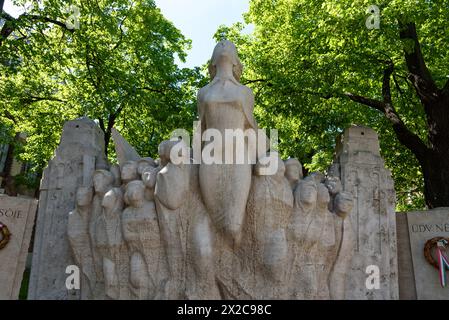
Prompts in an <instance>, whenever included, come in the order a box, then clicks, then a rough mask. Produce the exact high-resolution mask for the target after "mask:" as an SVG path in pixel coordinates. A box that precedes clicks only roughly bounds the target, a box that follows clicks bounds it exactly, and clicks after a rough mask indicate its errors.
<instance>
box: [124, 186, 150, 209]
mask: <svg viewBox="0 0 449 320" xmlns="http://www.w3.org/2000/svg"><path fill="white" fill-rule="evenodd" d="M144 196H145V186H144V184H143V182H142V181H132V182H130V183H128V184H127V186H126V193H125V200H126V203H128V204H129V205H130V206H133V207H135V208H140V207H141V206H142V205H143V200H144Z"/></svg>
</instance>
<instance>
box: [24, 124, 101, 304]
mask: <svg viewBox="0 0 449 320" xmlns="http://www.w3.org/2000/svg"><path fill="white" fill-rule="evenodd" d="M106 167H107V162H106V159H105V155H104V135H103V132H102V131H101V130H100V128H99V127H98V126H97V125H96V123H95V122H94V121H92V120H90V119H87V118H81V119H77V120H73V121H68V122H66V123H65V125H64V128H63V133H62V136H61V141H60V144H59V147H58V148H57V149H56V151H55V155H54V157H53V159H51V160H50V162H49V163H48V166H47V168H46V169H45V170H44V174H43V177H42V181H41V186H40V197H39V209H38V214H37V224H36V234H35V239H34V250H33V259H32V266H31V275H30V282H29V290H28V299H79V296H78V294H76V293H75V292H69V290H67V289H66V285H65V281H66V278H67V277H68V274H66V273H65V271H66V268H67V266H68V265H72V264H74V263H73V260H72V257H71V251H70V247H69V242H68V239H67V222H68V214H69V212H70V211H72V210H73V209H74V208H75V195H76V190H77V188H78V187H79V186H82V185H83V186H89V185H92V176H93V172H94V171H95V169H100V168H106Z"/></svg>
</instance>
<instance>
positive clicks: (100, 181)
mask: <svg viewBox="0 0 449 320" xmlns="http://www.w3.org/2000/svg"><path fill="white" fill-rule="evenodd" d="M93 180H94V189H95V192H96V193H105V192H107V191H108V190H109V189H110V187H111V185H112V181H113V180H114V177H113V176H112V174H111V173H110V172H109V171H106V170H97V171H95V173H94V178H93Z"/></svg>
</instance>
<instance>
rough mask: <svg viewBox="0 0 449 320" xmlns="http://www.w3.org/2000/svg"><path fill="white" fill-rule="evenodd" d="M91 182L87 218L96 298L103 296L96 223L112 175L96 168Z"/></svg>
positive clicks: (112, 177)
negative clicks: (90, 210)
mask: <svg viewBox="0 0 449 320" xmlns="http://www.w3.org/2000/svg"><path fill="white" fill-rule="evenodd" d="M93 183H94V190H95V195H94V199H93V201H92V214H91V216H90V218H89V238H90V242H91V246H92V256H93V260H94V266H95V274H96V279H97V284H96V286H95V293H94V296H95V297H96V298H97V299H101V298H102V297H103V296H104V275H103V259H102V257H101V255H100V253H99V252H98V249H97V245H96V228H97V226H96V224H97V221H98V219H99V217H100V215H101V214H102V211H103V208H102V206H101V204H102V201H103V197H104V195H105V194H106V192H108V191H109V190H111V188H112V185H113V183H114V176H113V174H112V173H111V172H109V171H108V170H103V169H101V170H96V171H95V172H94V176H93Z"/></svg>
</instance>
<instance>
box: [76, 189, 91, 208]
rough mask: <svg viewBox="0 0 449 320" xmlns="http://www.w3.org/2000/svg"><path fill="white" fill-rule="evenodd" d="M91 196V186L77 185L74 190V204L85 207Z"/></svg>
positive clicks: (88, 203)
mask: <svg viewBox="0 0 449 320" xmlns="http://www.w3.org/2000/svg"><path fill="white" fill-rule="evenodd" d="M92 198H93V190H92V188H91V187H79V188H78V190H77V191H76V205H77V206H78V207H86V206H88V205H90V203H91V202H92Z"/></svg>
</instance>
